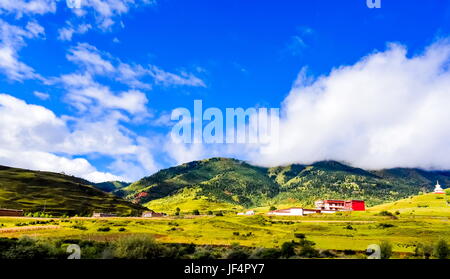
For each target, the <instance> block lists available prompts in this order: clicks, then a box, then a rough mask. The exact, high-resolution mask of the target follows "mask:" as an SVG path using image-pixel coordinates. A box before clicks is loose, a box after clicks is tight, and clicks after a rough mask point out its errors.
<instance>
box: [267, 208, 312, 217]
mask: <svg viewBox="0 0 450 279" xmlns="http://www.w3.org/2000/svg"><path fill="white" fill-rule="evenodd" d="M314 213H320V210H318V209H307V208H301V207H291V208H286V209H279V210H273V211H270V212H268V213H267V214H268V215H277V216H305V215H308V214H314Z"/></svg>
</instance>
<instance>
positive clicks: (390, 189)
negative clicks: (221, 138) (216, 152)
mask: <svg viewBox="0 0 450 279" xmlns="http://www.w3.org/2000/svg"><path fill="white" fill-rule="evenodd" d="M436 180H440V181H441V182H442V183H443V184H444V185H448V184H450V172H443V171H441V172H431V171H423V170H418V169H390V170H381V171H367V170H363V169H360V168H354V167H351V166H347V165H345V164H342V163H339V162H335V161H323V162H317V163H314V164H311V165H300V164H293V165H288V166H282V167H273V168H263V167H256V166H252V165H249V164H247V163H245V162H242V161H238V160H234V159H226V158H212V159H208V160H202V161H194V162H190V163H187V164H183V165H180V166H177V167H173V168H169V169H165V170H162V171H159V172H157V173H156V174H154V175H152V176H149V177H145V178H143V179H141V180H139V181H137V182H135V183H133V184H131V185H130V186H128V187H124V188H121V189H120V190H118V191H116V192H115V193H116V194H119V195H120V196H123V197H125V198H126V199H128V200H133V201H135V202H137V203H141V204H146V205H147V206H149V207H150V208H152V207H155V208H156V209H158V210H169V211H173V210H174V208H175V207H176V204H183V206H185V207H186V208H189V209H190V208H193V207H195V206H196V204H198V206H201V207H202V208H208V207H209V208H212V209H219V208H222V209H224V210H227V209H230V208H236V207H244V208H249V207H260V206H266V207H269V206H272V205H274V206H277V207H282V206H291V205H297V206H312V205H313V203H314V201H315V200H317V199H326V198H335V199H362V200H365V201H366V204H367V205H368V206H373V205H377V204H382V203H386V202H390V201H395V200H399V199H402V198H406V197H409V196H412V195H417V194H418V193H419V192H420V191H423V190H424V189H425V190H431V189H433V185H434V183H435V182H436ZM180 208H181V207H180ZM199 209H200V208H199Z"/></svg>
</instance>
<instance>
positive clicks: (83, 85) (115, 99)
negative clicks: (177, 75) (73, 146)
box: [61, 74, 148, 114]
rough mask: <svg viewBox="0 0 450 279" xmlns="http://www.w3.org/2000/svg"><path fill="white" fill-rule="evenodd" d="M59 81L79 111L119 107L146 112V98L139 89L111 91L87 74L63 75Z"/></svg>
mask: <svg viewBox="0 0 450 279" xmlns="http://www.w3.org/2000/svg"><path fill="white" fill-rule="evenodd" d="M61 81H62V82H63V83H64V85H65V86H66V89H67V91H68V93H67V95H66V100H67V101H68V102H69V103H70V104H71V105H72V106H75V107H77V108H78V109H79V110H80V111H87V110H88V109H89V112H90V113H91V114H94V113H95V110H96V109H97V110H99V109H121V110H125V111H127V112H129V113H130V114H147V108H146V104H147V102H148V99H147V97H146V95H145V93H143V92H141V91H138V90H128V91H121V92H118V93H113V92H111V90H110V88H109V87H107V86H103V85H100V84H99V83H97V82H95V81H93V80H92V78H91V76H90V75H88V74H87V75H77V74H70V75H64V76H62V77H61ZM98 112H101V110H99V111H98Z"/></svg>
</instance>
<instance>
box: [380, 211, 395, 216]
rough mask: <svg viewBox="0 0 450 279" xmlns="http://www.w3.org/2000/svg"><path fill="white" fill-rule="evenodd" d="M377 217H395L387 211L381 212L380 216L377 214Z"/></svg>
mask: <svg viewBox="0 0 450 279" xmlns="http://www.w3.org/2000/svg"><path fill="white" fill-rule="evenodd" d="M375 215H378V216H394V215H393V214H392V213H391V212H389V211H386V210H383V211H380V212H379V213H378V214H375Z"/></svg>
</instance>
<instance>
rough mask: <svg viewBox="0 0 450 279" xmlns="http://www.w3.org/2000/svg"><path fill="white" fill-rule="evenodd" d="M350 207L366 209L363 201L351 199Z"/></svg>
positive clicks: (355, 209) (360, 209)
mask: <svg viewBox="0 0 450 279" xmlns="http://www.w3.org/2000/svg"><path fill="white" fill-rule="evenodd" d="M352 209H353V210H354V211H364V210H366V206H365V204H364V201H352Z"/></svg>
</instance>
